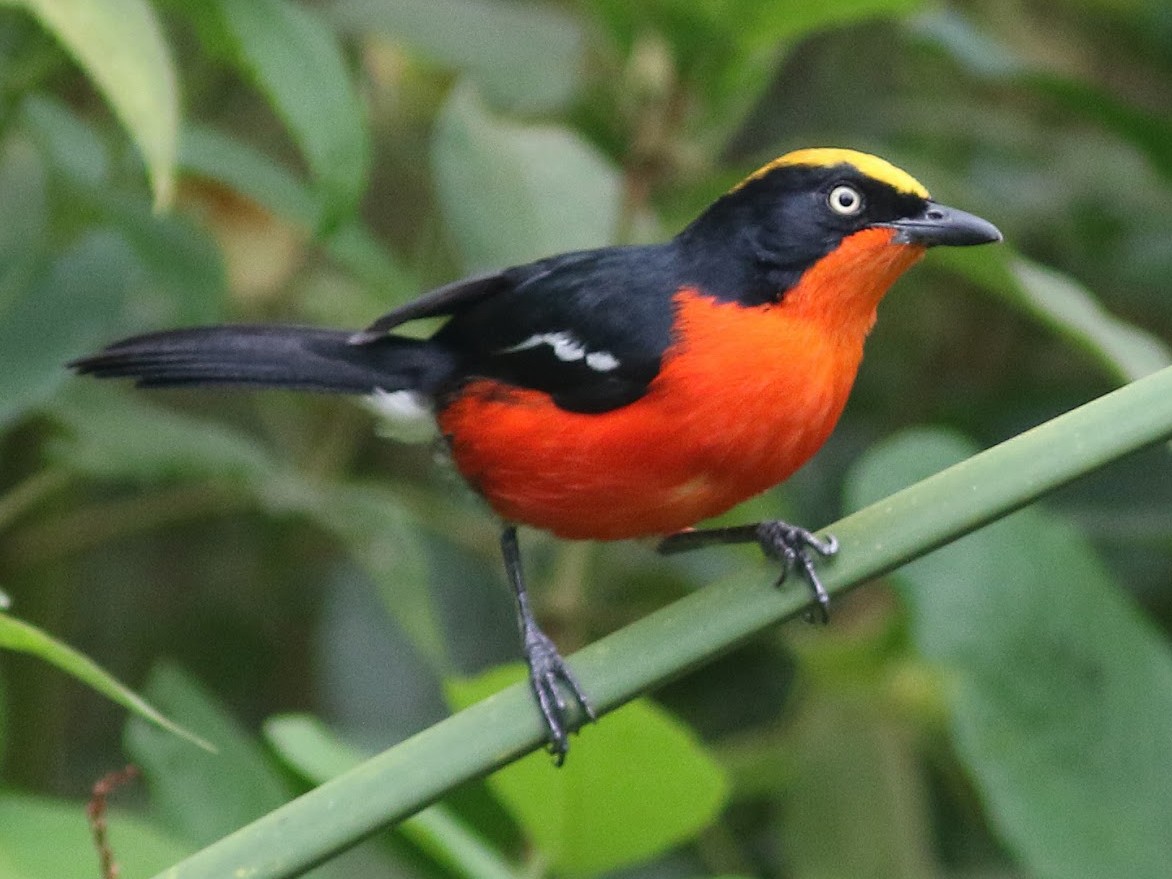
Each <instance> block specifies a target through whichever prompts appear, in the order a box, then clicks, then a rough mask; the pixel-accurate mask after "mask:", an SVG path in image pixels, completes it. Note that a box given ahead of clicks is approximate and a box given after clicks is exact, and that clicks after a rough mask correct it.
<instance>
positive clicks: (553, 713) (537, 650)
mask: <svg viewBox="0 0 1172 879" xmlns="http://www.w3.org/2000/svg"><path fill="white" fill-rule="evenodd" d="M525 659H526V661H527V662H528V664H529V686H530V687H531V688H532V689H533V695H534V697H535V698H536V699H537V705H538V708H540V709H541V716H542V718H543V719H544V720H545V727H546V730H547V731H548V733H549V746H548V750H549V753H550V754H552V755H553V762H554V765H555V766H561V765H562V763H564V762H565V759H566V753H567V752H568V751H569V750H570V733H572V732H576V731H577V730H578V728H579V727H580V726H581V725H582V724H583V723H586V722H587V721H593V720H596V719H597V718H596V715H595V713H594V708H593V707H592V706H591V705H590V702H589V700H587V698H586V695H585V694H584V693H583V692H582V688H581V687H580V686H579V684H578V681H577V679H576V678H575V677H574V673H573V672H572V671H571V670H570V666H569V665H568V664H567V663H566V661H565V660H564V659H563V658H562V656H561V654H560V653H558V650H557V647H555V646H554V643H553V641H551V640H550V639H549V637H548V636H547V635H546V634H545V633H544V632H543V631H541V629H539V628H537V627H536V626H527V627H526V629H525ZM567 694H568V695H569V696H571V697H572V701H573V702H574V703H576V709H575V707H573V706H571V704H570V701H568V700H567V699H566V695H567Z"/></svg>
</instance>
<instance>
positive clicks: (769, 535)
mask: <svg viewBox="0 0 1172 879" xmlns="http://www.w3.org/2000/svg"><path fill="white" fill-rule="evenodd" d="M757 543H758V544H760V546H761V550H762V551H763V552H764V553H765V555H767V556H768V557H769V558H772V559H776V560H777V561H779V562H781V574H780V575H779V576H778V578H777V582H776V583H775V584H774V585H776V586H781V584H782V583H784V582H785V580H786V577H788V576H789V572H790V571H791V570H792V569H793V568H795V567H796V568H799V569H800V570H801V572H802V575H803V576H804V577H805V579H806V583H807V584H808V585H809V587H810V591H811V592H812V593H813V595H814V599H815V600H816V601H817V602H818V618H819V619H820V621H821V622H823V623H828V622H830V595H829V594H827V592H826V588H825V587H824V586H823V585H822V581H821V580H820V579H819V578H818V571H817V570H816V569H815V567H814V560H813V559H812V558H811V557H810V551H811V550H813V551H814V552H816V553H818V555H820V556H822V557H823V558H829V557H830V556H832V555H834V554H835V553H836V552H838V541H837V540H836V539H835V538H834V537H833V536H832V535H827V536H826V538H825V539H822V538H820V537H818V536H817V535H816V534H814V533H813V532H812V531H807V530H806V529H805V528H799V527H797V526H796V525H790V524H789V523H787V522H782V521H780V520H770V521H767V522H762V523H760V524H759V525H758V526H757ZM806 619H807V620H808V621H810V622H814V619H815V618H814V612H813V611H807V613H806Z"/></svg>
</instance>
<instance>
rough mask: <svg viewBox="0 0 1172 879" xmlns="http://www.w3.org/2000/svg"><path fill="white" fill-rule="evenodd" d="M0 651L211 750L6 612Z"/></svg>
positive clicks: (77, 655)
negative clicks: (49, 669) (51, 668)
mask: <svg viewBox="0 0 1172 879" xmlns="http://www.w3.org/2000/svg"><path fill="white" fill-rule="evenodd" d="M0 648H2V649H6V650H14V651H16V652H18V653H26V654H28V655H29V656H35V657H37V658H38V659H43V660H44V661H45V662H48V663H50V664H51V665H55V666H57V668H59V669H61V670H62V671H63V672H65V673H66V674H69V675H72V676H73V677H75V678H77V679H78V680H79V681H81V682H82V683H83V684H85V685H86V686H88V687H90V688H91V689H94V690H96V691H97V692H99V693H101V694H102V695H103V696H105V697H106V698H108V699H111V700H112V701H114V702H117V703H118V704H119V705H122V706H123V707H124V708H128V709H130V710H131V711H133V712H134V713H135V714H137V715H138V716H139V717H141V718H143V719H145V720H147V721H149V722H151V723H153V724H154V725H155V726H156V727H158V728H159V729H161V730H165V731H166V732H168V733H171V734H173V735H175V736H179V737H180V738H183V739H186V740H187V741H188V742H190V743H192V744H196V745H199V746H200V747H201V748H204V749H206V750H208V751H212V750H214V748H213V747H212V746H211V745H209V744H208V743H207V742H206V741H205V740H204V739H202V738H200V737H199V736H197V735H196V734H195V733H193V732H190V731H188V730H187V729H184V728H183V727H181V726H179V725H178V724H177V723H175V722H174V721H172V720H169V719H168V718H167V717H165V716H163V714H161V713H160V712H159V711H157V710H156V709H155V708H153V707H152V706H151V705H150V704H149V703H148V702H147V701H146V700H145V699H143V698H142V697H141V696H139V695H138V694H137V693H135V692H134V691H133V690H131V689H130V688H129V687H127V686H125V685H124V684H122V683H120V682H119V681H118V680H117V679H116V678H114V677H113V676H111V675H110V674H109V672H107V671H105V669H103V668H102V667H101V666H99V665H98V664H97V663H95V662H94V661H93V660H92V659H90V658H89V657H88V656H86V655H84V654H82V653H79V652H78V651H76V650H74V649H73V648H72V647H70V646H69V645H67V644H63V643H62V642H60V641H58V640H57V639H56V638H53V637H52V636H51V635H48V634H46V633H45V632H42V631H41V630H40V629H38V628H37V627H36V626H32V625H29V624H28V623H26V622H23V621H22V620H18V619H16V618H15V617H12V616H9V615H8V614H6V613H0Z"/></svg>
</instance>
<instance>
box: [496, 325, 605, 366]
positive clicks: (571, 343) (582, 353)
mask: <svg viewBox="0 0 1172 879" xmlns="http://www.w3.org/2000/svg"><path fill="white" fill-rule="evenodd" d="M538 345H549V347H550V348H552V349H553V356H554V357H556V358H557V359H558V360H561V361H564V362H566V363H572V362H574V361H575V360H585V361H586V365H587V366H589V367H590V368H591V369H593V370H595V371H596V372H610V371H611V370H612V369H618V366H619V359H618V358H617V357H615V356H614V355H613V354H611V353H610V352H609V351H587V350H586V346H585V345H583V344H582V343H581V342H580V341H579V340H578V339H576V338H574V336H573V335H572V334H570V333H569V332H567V331H565V330H561V331H559V332H556V333H535V334H534V335H532V336H530V337H529V338H528V339H526V340H525V341H524V342H518V343H517V344H516V345H513V346H511V347H509V348H504V349H502V350H501V352H500V353H501V354H515V353H517V352H518V351H528V350H529V349H530V348H536V347H537V346H538Z"/></svg>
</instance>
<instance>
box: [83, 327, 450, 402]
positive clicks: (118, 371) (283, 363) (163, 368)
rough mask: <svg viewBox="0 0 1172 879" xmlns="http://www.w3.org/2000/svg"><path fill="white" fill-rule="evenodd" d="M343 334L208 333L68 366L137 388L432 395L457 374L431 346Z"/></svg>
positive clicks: (157, 339)
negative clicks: (124, 380)
mask: <svg viewBox="0 0 1172 879" xmlns="http://www.w3.org/2000/svg"><path fill="white" fill-rule="evenodd" d="M351 336H352V334H351V333H349V332H346V331H342V330H328V329H318V328H314V327H296V326H249V325H237V326H210V327H193V328H190V329H182V330H169V331H166V332H161V333H150V334H148V335H143V336H134V337H131V338H129V339H124V340H122V341H120V342H115V343H114V344H113V345H110V346H109V347H107V348H105V349H104V350H102V351H100V352H98V353H97V354H94V355H92V356H89V357H83V358H80V359H78V360H75V361H73V362H72V363H71V364H70V366H71V367H72V368H73V369H75V370H77V371H78V372H79V373H82V374H86V375H93V376H97V377H98V378H129V379H133V380H134V381H135V383H136V384H137V385H139V386H140V387H177V386H185V385H188V386H191V385H235V386H242V387H273V388H295V389H299V390H307V391H321V392H333V393H350V394H371V393H374V392H375V391H376V390H381V391H387V392H394V391H400V390H407V391H416V392H420V393H422V394H424V395H428V396H430V395H431V394H433V393H434V392H435V391H436V389H437V388H438V387H440V386H441V385H442V384H443V383H444V382H445V381H446V380H447V379H448V378H450V376H451V374H452V372H453V371H454V369H455V358H454V356H453V355H452V354H451V353H450V352H449V351H447V350H446V349H444V348H442V347H441V346H439V345H437V344H436V343H434V342H431V341H428V340H423V339H408V338H403V337H401V336H382V337H380V338H378V339H375V340H373V341H369V342H366V343H364V344H354V343H353V342H352V341H351Z"/></svg>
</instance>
